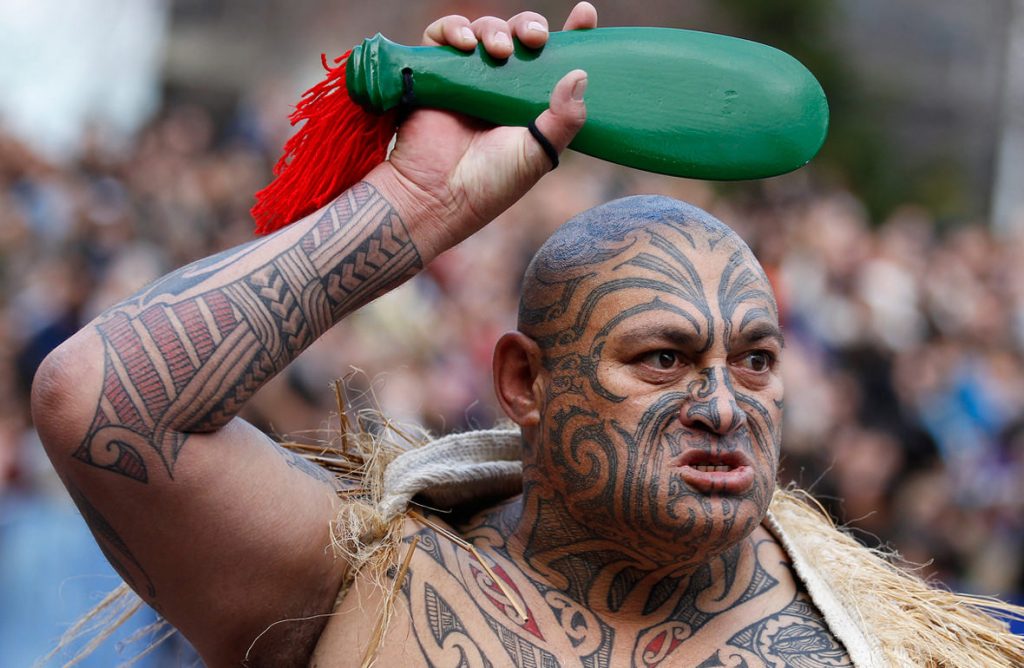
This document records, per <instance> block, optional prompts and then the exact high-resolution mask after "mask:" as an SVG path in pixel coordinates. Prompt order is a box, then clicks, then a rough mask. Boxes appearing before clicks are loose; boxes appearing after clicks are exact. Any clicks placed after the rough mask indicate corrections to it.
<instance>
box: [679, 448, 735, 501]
mask: <svg viewBox="0 0 1024 668" xmlns="http://www.w3.org/2000/svg"><path fill="white" fill-rule="evenodd" d="M673 464H674V466H673V468H674V469H675V471H676V472H677V473H678V475H679V476H680V477H681V478H682V479H683V482H685V483H686V484H687V485H688V486H689V487H690V488H691V489H693V490H694V491H696V492H701V493H704V494H743V493H745V492H747V491H748V490H749V489H750V488H751V487H752V486H753V484H754V467H753V466H751V464H750V460H749V459H748V458H747V457H746V455H744V454H743V453H741V452H709V451H706V450H688V451H687V452H685V453H683V455H682V456H680V457H678V458H677V459H676V461H675V462H673Z"/></svg>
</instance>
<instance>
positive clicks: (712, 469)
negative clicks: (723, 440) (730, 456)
mask: <svg viewBox="0 0 1024 668" xmlns="http://www.w3.org/2000/svg"><path fill="white" fill-rule="evenodd" d="M693 468H695V469H697V470H698V471H703V472H705V473H724V472H725V471H728V470H730V469H731V468H732V467H730V466H729V465H727V464H719V465H717V466H716V465H715V464H697V465H695V466H694V467H693Z"/></svg>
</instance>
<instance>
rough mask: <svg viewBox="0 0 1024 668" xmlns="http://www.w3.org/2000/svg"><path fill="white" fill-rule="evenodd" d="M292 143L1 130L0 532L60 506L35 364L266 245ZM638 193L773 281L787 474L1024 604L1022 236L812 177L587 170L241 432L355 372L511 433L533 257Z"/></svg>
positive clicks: (358, 335)
mask: <svg viewBox="0 0 1024 668" xmlns="http://www.w3.org/2000/svg"><path fill="white" fill-rule="evenodd" d="M286 131H287V128H286V127H283V126H282V125H281V124H280V123H273V122H267V121H265V119H263V118H261V117H260V116H259V115H258V114H256V113H253V112H248V113H247V112H246V111H244V110H243V111H242V112H240V113H238V114H237V115H236V117H234V118H233V119H231V120H230V121H229V122H226V123H224V122H222V123H215V122H214V119H213V118H211V116H210V115H209V114H208V113H207V112H206V111H204V109H203V108H201V107H198V106H188V105H172V106H169V107H167V108H166V109H165V110H164V111H163V112H162V113H161V114H160V115H159V116H158V117H157V118H156V119H155V120H154V121H153V122H152V123H151V124H150V125H149V126H148V127H147V128H146V129H145V130H144V131H143V132H142V133H141V134H140V135H139V136H138V137H137V139H136V141H134V142H132V143H131V144H130V145H128V146H124V147H121V148H119V149H111V148H109V147H108V146H107V145H106V144H105V143H104V142H103V141H102V139H101V138H100V136H99V134H98V133H97V134H95V135H92V136H90V138H89V139H87V141H86V145H85V146H84V147H83V150H82V152H81V157H80V158H79V159H78V160H77V161H76V162H75V163H74V164H70V165H57V164H52V163H50V162H48V161H46V160H45V159H43V158H41V157H40V156H39V155H37V154H35V153H34V152H33V151H32V150H31V149H29V148H28V147H27V146H25V145H23V144H21V143H19V142H17V141H16V140H14V139H13V138H12V137H10V136H7V135H4V134H2V132H0V518H2V517H3V516H4V513H5V510H7V509H9V508H10V507H11V504H12V503H14V501H13V500H14V499H20V500H24V499H25V498H31V497H33V496H40V495H43V496H48V497H50V498H59V497H60V494H61V492H60V491H59V489H60V488H59V484H55V480H54V475H53V474H52V472H51V471H50V469H49V466H48V464H47V463H46V461H45V456H44V455H43V453H42V450H41V448H40V447H39V445H38V439H37V438H36V436H35V435H34V432H33V430H32V425H31V419H30V416H29V412H28V392H29V387H30V383H31V379H32V375H33V372H34V370H35V368H36V367H37V365H38V364H39V362H40V361H41V360H42V358H43V357H44V356H45V355H46V354H47V352H48V351H50V350H51V349H52V348H53V347H54V346H56V345H57V344H58V343H60V341H62V340H63V339H64V338H66V337H67V336H69V335H70V334H72V333H73V332H75V331H76V330H77V329H78V328H79V327H81V326H82V325H83V324H85V323H86V322H88V321H89V320H90V319H91V318H93V317H95V316H96V315H98V314H99V313H100V312H101V311H102V310H103V309H105V308H107V307H109V306H111V305H112V304H113V303H115V302H116V301H118V300H120V299H123V298H124V297H126V296H128V295H130V294H131V293H133V292H134V291H135V290H137V289H138V288H140V287H142V286H143V285H145V284H146V283H147V282H149V281H151V280H153V279H155V278H157V277H158V276H160V275H162V274H163V273H165V272H167V271H169V270H171V269H173V268H176V267H178V266H180V265H182V264H185V263H187V262H190V261H192V260H195V259H198V258H200V257H203V256H205V255H208V254H211V253H213V252H215V251H218V250H222V249H224V248H227V247H229V246H232V245H235V244H238V243H242V242H245V241H247V240H249V239H251V238H252V232H251V221H250V218H249V214H248V209H249V207H250V206H251V204H252V195H253V193H254V192H255V191H256V190H258V189H259V188H260V187H262V186H263V185H264V184H265V183H266V182H267V179H268V178H269V173H270V166H271V165H272V163H273V160H274V159H275V158H276V155H277V152H278V150H279V147H280V146H281V145H282V143H283V139H284V136H285V133H286ZM640 192H661V193H665V194H669V195H674V196H677V197H680V198H681V199H685V200H688V201H690V202H693V203H694V204H697V205H698V206H702V207H704V208H706V209H708V210H709V211H711V212H712V213H714V214H715V215H717V216H719V217H720V218H722V219H723V220H725V221H726V222H727V223H729V224H731V225H733V226H734V227H735V228H737V230H738V231H739V232H740V234H741V235H742V236H743V237H744V238H745V239H747V240H748V243H750V245H751V246H752V247H753V249H754V250H755V253H757V255H758V256H759V257H760V259H761V260H762V262H763V264H764V265H765V268H766V271H767V272H768V274H769V277H770V278H771V280H772V282H773V283H774V284H775V287H776V289H777V291H778V293H779V301H780V306H781V310H782V315H783V325H784V329H785V333H786V342H787V346H786V351H785V354H784V360H785V364H784V368H785V374H786V387H787V397H786V422H785V427H784V446H783V452H784V458H783V467H784V470H783V472H782V477H783V479H784V480H785V481H794V482H796V483H797V484H799V485H801V486H803V487H807V488H810V489H811V490H812V491H813V492H814V493H815V494H817V495H818V496H819V498H821V499H822V500H823V502H824V503H825V505H826V506H827V507H828V508H829V510H830V511H832V512H833V513H834V514H835V515H836V517H837V518H839V519H841V520H842V521H846V522H850V523H852V525H853V526H854V527H856V530H857V535H858V537H859V538H861V539H862V540H863V541H864V542H865V543H867V544H870V545H879V544H887V545H891V546H892V547H894V548H896V549H897V550H898V551H899V552H900V553H901V554H902V555H903V556H904V557H905V558H906V559H908V560H909V561H913V562H917V563H926V564H927V565H926V566H925V567H924V570H923V572H924V573H925V574H927V575H929V576H934V577H937V578H939V579H941V580H942V581H943V582H945V583H947V584H948V585H949V586H950V587H953V588H955V589H960V590H966V591H971V592H978V593H985V594H996V595H1000V596H1003V597H1007V598H1011V599H1016V600H1020V599H1021V595H1022V592H1024V573H1022V565H1024V544H1022V543H1024V485H1022V484H1021V481H1024V237H1022V238H996V237H994V236H993V234H992V233H991V232H990V230H989V229H988V228H987V227H986V226H985V225H984V224H982V223H976V224H957V225H953V224H947V225H939V224H937V222H936V221H934V220H932V219H931V218H930V217H929V215H928V214H927V213H926V211H924V210H923V209H917V208H914V207H911V206H907V207H904V208H901V209H899V210H897V211H895V212H894V213H892V214H891V215H890V216H889V217H888V218H886V219H885V220H872V219H871V218H870V217H869V216H868V214H867V213H866V211H865V209H864V207H863V206H862V204H861V203H860V202H859V201H858V200H857V198H856V197H855V196H854V195H851V194H849V193H846V192H841V191H837V190H834V189H828V190H824V189H821V188H815V187H813V186H812V185H811V181H810V180H809V179H808V178H807V177H801V176H799V175H797V176H794V177H791V178H787V179H781V180H778V181H775V182H768V183H767V184H765V185H764V186H763V187H761V188H760V189H759V190H757V191H756V192H754V191H750V192H747V191H727V193H729V194H723V191H720V190H716V189H714V188H712V187H711V186H709V185H708V184H703V183H696V182H690V181H684V180H679V179H667V178H662V177H656V176H652V175H648V174H643V173H639V172H634V171H630V170H624V169H620V168H617V167H615V166H612V165H607V164H604V163H600V162H598V161H596V160H592V159H590V158H586V157H583V156H570V157H568V158H567V159H566V160H564V161H563V165H562V166H561V167H560V168H559V169H558V170H556V171H555V172H553V173H552V174H551V175H550V176H548V177H546V178H545V179H544V180H543V181H542V183H541V185H540V186H538V188H536V189H535V190H534V191H533V192H531V193H530V195H528V197H527V198H526V199H525V200H524V201H522V202H521V203H520V204H519V205H517V206H516V207H515V208H514V209H513V210H512V211H510V212H509V213H507V214H505V215H504V216H502V217H501V219H499V221H497V222H496V223H495V224H493V225H491V226H489V227H488V228H486V229H485V230H484V231H482V232H481V233H480V234H478V235H477V236H475V237H474V238H472V239H471V240H469V241H468V242H466V243H465V244H463V245H462V246H460V247H458V248H456V249H453V250H452V251H449V252H448V253H446V254H445V255H443V256H442V257H440V258H439V259H438V260H437V261H436V262H434V263H433V264H432V265H431V266H430V267H429V268H428V269H427V270H426V271H425V272H423V274H421V275H420V276H419V277H417V278H416V279H414V280H413V281H411V282H410V283H409V284H407V285H406V286H404V287H403V288H401V289H400V290H398V291H396V292H394V293H392V294H390V295H388V296H387V297H385V298H383V299H381V300H379V301H378V302H376V303H375V304H373V305H371V306H370V307H367V308H365V309H363V310H362V311H360V312H359V313H357V314H356V315H354V316H353V317H351V318H349V319H348V320H347V321H345V322H344V323H342V324H341V325H339V326H337V327H336V328H334V329H333V330H331V331H330V332H329V333H328V334H327V335H326V336H325V337H324V338H323V339H322V340H321V341H319V342H318V343H317V344H315V345H314V346H313V347H312V348H311V349H310V350H309V351H307V352H306V353H305V354H304V355H303V356H302V357H301V358H300V359H299V360H298V361H297V362H296V363H295V364H293V365H292V366H291V367H289V369H288V370H287V371H286V372H285V373H283V374H281V376H279V377H278V378H277V379H275V380H274V381H273V382H271V383H270V384H269V385H268V386H267V387H266V388H265V389H264V390H262V391H261V392H260V393H259V394H258V395H257V396H256V397H255V398H254V400H253V401H252V402H251V403H250V405H249V406H247V408H246V412H245V417H247V418H248V419H249V420H250V421H253V422H255V423H256V424H258V425H259V426H261V427H262V428H264V429H265V430H267V431H268V432H271V433H273V434H279V435H286V434H302V433H310V432H313V431H315V430H317V429H320V428H322V427H324V426H325V425H326V424H327V423H328V420H329V416H330V414H331V412H332V410H334V395H333V393H332V392H331V390H330V383H331V381H332V380H333V379H335V378H338V377H344V376H347V375H350V374H352V373H355V370H358V371H359V372H360V377H361V378H364V379H365V378H369V379H372V382H371V385H372V387H373V389H374V391H375V394H376V400H377V401H378V402H379V403H380V405H381V407H382V409H383V410H384V412H385V413H386V414H388V415H389V416H392V417H394V418H396V419H402V420H410V421H416V422H419V423H421V424H423V425H425V426H426V427H428V428H429V429H431V430H432V431H434V432H435V433H443V432H446V431H451V430H460V429H466V428H470V427H486V426H489V425H491V424H493V423H494V422H495V421H496V420H498V419H499V414H500V411H499V409H498V408H497V406H496V402H495V400H494V398H493V392H492V390H491V381H490V354H491V348H492V346H493V344H494V342H495V341H496V340H497V338H498V336H499V335H500V334H501V333H502V332H503V331H505V330H507V329H510V328H512V327H513V326H514V321H515V311H516V301H517V293H518V284H519V280H520V277H521V275H522V271H523V269H524V268H525V266H526V263H527V262H528V260H529V257H530V255H531V254H532V252H533V251H534V250H535V249H536V248H537V247H538V246H539V244H540V243H541V242H542V241H543V239H544V238H545V237H546V236H547V234H548V233H550V231H551V230H553V229H554V228H555V227H556V226H557V225H558V224H560V223H561V222H562V221H564V220H565V219H566V218H568V217H569V216H571V215H572V214H574V213H576V212H578V211H580V210H582V209H584V208H587V207H589V206H592V205H594V204H597V203H599V202H601V201H605V200H607V199H609V198H612V197H616V196H621V195H626V194H632V193H640ZM737 193H738V194H737ZM363 382H364V384H365V381H363ZM357 384H358V383H357ZM68 621H70V620H68Z"/></svg>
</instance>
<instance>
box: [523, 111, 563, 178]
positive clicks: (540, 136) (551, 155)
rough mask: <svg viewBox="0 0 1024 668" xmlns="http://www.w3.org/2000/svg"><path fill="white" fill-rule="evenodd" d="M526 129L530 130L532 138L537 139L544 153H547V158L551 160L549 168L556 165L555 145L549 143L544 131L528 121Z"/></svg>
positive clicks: (556, 152)
mask: <svg viewBox="0 0 1024 668" xmlns="http://www.w3.org/2000/svg"><path fill="white" fill-rule="evenodd" d="M526 129H527V130H529V131H530V134H531V135H533V138H534V139H536V140H537V143H538V144H540V147H541V148H542V149H544V152H545V153H547V155H548V159H549V160H551V169H554V168H555V167H558V151H556V150H555V147H554V146H552V145H551V142H550V141H548V138H547V137H545V136H544V133H543V132H541V131H540V130H538V129H537V124H536V123H534V122H533V121H530V124H529V125H527V126H526Z"/></svg>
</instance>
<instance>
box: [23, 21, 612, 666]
mask: <svg viewBox="0 0 1024 668" xmlns="http://www.w3.org/2000/svg"><path fill="white" fill-rule="evenodd" d="M595 23H596V15H595V13H594V11H593V8H592V7H590V6H589V5H587V4H586V3H583V4H582V5H580V6H578V7H577V8H576V9H575V10H574V11H573V14H572V15H571V16H570V19H569V23H568V25H567V27H568V28H576V27H591V26H593V25H594V24H595ZM538 25H539V26H545V25H546V23H545V22H544V19H543V18H542V17H540V16H539V15H536V14H532V13H525V14H521V15H519V16H517V17H514V18H513V19H512V20H510V21H509V22H507V23H506V22H504V21H499V20H498V19H481V20H479V21H477V22H474V23H472V24H470V23H469V22H468V21H467V20H466V19H463V18H462V17H447V18H445V19H441V20H440V21H438V22H435V23H434V24H432V25H431V26H430V28H428V30H427V32H426V33H425V37H424V39H425V42H426V43H448V44H452V45H453V46H456V47H458V48H462V49H470V48H473V47H474V46H475V45H476V42H477V40H482V41H483V43H484V45H485V47H486V48H487V49H488V51H490V52H491V54H492V55H494V56H498V57H501V56H505V55H508V53H509V52H510V51H511V43H509V42H507V39H504V40H503V39H502V37H501V35H502V34H504V35H505V36H506V38H507V36H508V35H509V34H514V35H515V36H517V37H518V38H519V39H520V40H521V41H523V42H524V43H525V44H527V45H529V46H540V45H542V44H543V43H544V42H545V41H546V39H547V33H546V31H545V30H538ZM463 28H468V29H469V31H470V32H469V34H468V35H467V34H466V33H465V32H464V31H463ZM585 85H586V84H585V75H584V74H583V73H582V72H579V71H576V72H572V73H570V74H568V75H567V76H566V77H565V78H564V79H563V80H562V81H561V82H560V83H559V84H558V86H557V87H556V88H555V90H554V92H553V93H552V98H551V108H550V109H549V110H548V111H546V112H544V114H542V116H541V117H540V118H538V120H537V126H538V128H539V129H540V130H541V131H542V132H543V133H544V134H545V135H546V136H547V137H548V138H549V139H550V140H551V142H552V143H553V144H554V145H555V146H556V147H557V148H558V149H559V150H561V149H563V148H564V147H565V146H566V145H567V144H568V143H569V141H570V140H571V139H572V137H573V136H574V134H575V133H576V131H577V130H578V129H579V128H580V127H581V125H582V123H583V119H584V113H585V112H584V108H583V103H582V101H581V99H580V98H582V91H583V88H585ZM549 167H550V162H549V161H548V158H547V156H546V155H545V154H544V152H543V150H542V149H541V148H540V146H539V145H537V143H536V142H535V141H534V139H533V138H532V137H531V136H530V135H529V134H528V132H527V131H526V130H525V129H522V128H501V127H499V128H482V127H480V125H479V124H477V123H476V122H474V121H470V120H468V119H465V118H461V117H458V116H455V115H452V114H448V113H442V112H437V111H419V112H416V113H415V114H413V115H412V116H411V117H410V118H409V119H408V120H407V122H406V123H405V124H404V125H403V126H402V128H401V131H400V133H399V140H398V143H397V146H396V148H395V150H394V152H393V153H392V156H391V159H390V161H389V162H387V163H385V164H383V165H381V166H380V167H378V168H377V169H375V170H374V171H373V172H371V173H370V174H369V175H368V176H367V177H366V179H365V181H364V182H363V183H359V184H357V185H356V186H354V187H353V188H352V189H350V190H349V191H347V192H345V193H344V194H342V195H341V196H340V197H339V198H338V199H337V200H335V201H334V202H332V203H331V204H330V205H328V206H327V207H325V208H323V209H321V210H320V211H318V212H316V213H314V214H313V215H311V216H309V217H307V218H305V219H303V220H302V221H299V222H297V223H295V224H294V225H292V226H290V227H287V228H285V229H283V230H281V231H279V232H277V233H275V234H273V235H270V236H268V237H266V238H263V239H260V240H257V241H253V242H251V243H249V244H246V245H243V246H240V247H237V248H234V249H231V250H228V251H225V252H223V253H220V254H218V255H214V256H212V257H209V258H206V259H203V260H200V261H198V262H195V263H193V264H191V265H188V266H186V267H184V268H182V269H179V270H178V271H176V272H174V273H172V274H169V275H168V276H166V277H164V278H162V279H160V280H158V281H157V282H156V283H154V284H152V285H150V286H148V287H147V288H145V289H144V290H142V291H141V292H140V293H138V294H137V295H135V296H133V297H131V298H129V299H127V300H125V301H123V302H121V303H120V304H117V305H116V306H114V307H112V308H110V309H109V310H107V311H106V312H104V313H103V314H102V315H100V316H99V317H98V318H97V319H96V320H94V321H93V322H91V323H89V325H87V326H86V327H85V328H83V329H82V330H81V331H80V332H78V333H77V334H76V335H75V336H73V337H72V338H71V339H69V340H68V341H67V342H65V343H64V344H63V345H61V346H60V347H59V348H58V349H57V350H56V351H54V352H53V353H52V354H51V355H50V356H49V357H48V358H47V359H46V360H45V361H44V363H43V365H42V366H41V368H40V370H39V372H38V374H37V376H36V380H35V383H34V386H33V398H32V410H33V416H34V419H35V424H36V426H37V428H38V430H39V433H40V435H41V437H42V440H43V443H44V445H45V446H46V449H47V452H48V454H49V456H50V458H51V460H52V461H53V464H54V467H55V468H56V469H57V471H58V473H59V474H60V476H61V478H62V480H63V481H64V483H65V484H66V485H67V487H68V490H69V491H70V493H71V496H72V498H73V499H74V500H75V503H76V504H77V505H78V507H79V508H80V510H81V511H82V514H83V516H84V517H85V519H86V521H87V522H88V523H89V525H90V527H91V528H92V531H93V534H94V535H95V537H96V540H97V542H98V543H99V545H100V547H101V548H102V549H103V551H104V553H105V554H106V555H107V557H108V559H109V560H110V562H111V563H112V564H113V565H114V566H115V567H116V568H117V570H118V572H119V573H120V574H121V575H122V577H123V578H124V579H125V581H126V582H128V584H129V585H131V586H132V587H133V588H134V589H135V591H137V592H138V593H139V594H140V595H141V596H142V597H143V598H144V599H145V600H146V601H147V602H149V603H150V604H152V605H153V606H154V607H156V608H157V610H159V611H160V612H161V613H163V614H164V616H165V617H166V618H167V619H168V620H169V621H171V622H172V623H173V624H174V625H175V626H177V627H178V628H179V629H180V630H181V631H182V632H184V633H185V635H186V636H187V637H188V638H189V639H190V640H191V641H192V642H193V644H194V645H195V646H196V647H197V649H198V650H199V651H200V653H201V654H202V656H203V658H204V659H205V661H206V662H207V664H208V665H211V666H216V665H238V664H239V663H240V662H241V661H242V659H243V657H244V656H245V655H246V651H247V650H249V648H250V645H251V644H252V643H253V641H254V639H255V638H256V637H257V636H258V635H259V634H260V633H261V632H263V631H265V630H266V629H268V628H271V630H270V631H269V632H268V633H266V634H264V635H263V636H262V637H261V639H260V642H259V643H257V644H256V645H255V646H254V647H253V648H252V652H251V653H250V654H249V665H264V664H266V665H296V664H298V663H302V662H303V661H304V660H305V658H306V657H308V656H309V652H310V651H311V649H312V647H313V644H314V643H315V640H316V638H317V637H318V635H319V632H320V630H321V629H322V623H323V619H321V620H319V621H309V622H291V623H287V624H277V625H274V624H275V622H279V621H280V620H283V619H294V618H300V617H309V616H311V615H317V614H320V613H324V612H328V611H330V609H331V606H332V603H333V601H334V598H335V596H336V593H337V591H338V588H339V586H340V582H341V580H342V577H343V575H344V564H341V563H337V562H336V561H335V559H334V557H333V555H332V553H331V551H330V550H329V548H328V545H329V542H330V540H329V539H330V536H329V528H330V522H331V520H332V519H333V518H334V516H335V512H336V510H337V504H338V503H339V501H338V498H337V495H336V494H335V488H334V483H333V481H332V479H331V477H330V476H328V475H326V474H325V472H323V471H322V470H320V469H319V468H317V467H314V466H311V465H308V464H306V463H305V462H304V461H303V460H301V459H299V458H297V457H293V456H291V455H290V454H289V453H287V452H286V451H284V450H282V449H281V448H279V447H277V446H275V445H274V444H273V443H272V442H271V441H270V440H269V439H268V438H266V437H265V436H264V435H263V434H261V433H260V432H258V431H257V430H256V429H254V428H253V427H251V426H250V425H248V424H246V423H245V422H243V421H242V420H240V419H239V418H237V417H235V415H236V413H237V412H238V410H239V409H240V408H241V406H242V405H243V404H244V403H245V401H246V400H248V398H249V397H250V396H252V394H253V393H254V392H256V390H258V389H259V388H260V386H262V385H263V383H265V382H266V381H267V380H269V379H270V378H272V377H273V376H274V375H275V374H276V373H278V372H279V371H281V370H282V369H284V368H285V366H287V365H288V364H289V363H290V362H291V361H292V360H293V359H295V357H296V356H297V355H298V354H299V353H301V352H302V351H303V350H304V349H305V348H306V347H307V346H309V345H310V344H311V343H312V342H313V341H315V340H316V339H317V337H319V336H320V335H321V334H323V333H324V332H325V331H327V330H328V329H329V328H330V327H331V326H332V325H334V324H335V323H336V322H338V321H339V320H340V319H342V318H343V317H345V315H347V314H348V313H350V312H352V311H353V310H354V309H356V308H358V307H359V306H361V305H363V304H365V303H367V302H368V301H370V300H372V299H373V298H375V297H377V296H379V295H381V294H383V293H385V292H387V291H388V290H390V289H392V288H394V287H395V286H397V285H399V284H400V283H402V282H403V281H405V280H406V279H408V278H409V277H411V276H413V275H414V274H415V273H416V272H418V271H419V270H420V269H422V268H423V266H424V265H425V264H426V263H428V262H429V261H430V260H431V259H432V258H433V257H434V256H436V255H437V254H438V253H440V252H442V251H444V250H446V249H447V248H449V247H451V246H452V245H454V244H455V243H457V242H458V241H460V240H461V239H463V238H465V237H466V236H468V235H470V234H472V233H473V232H474V231H475V230H477V229H479V228H480V227H481V226H483V225H484V224H486V223H487V222H488V221H490V220H491V219H492V218H493V217H494V216H496V215H497V214H498V213H500V212H501V211H503V210H504V209H505V208H507V207H508V206H509V205H511V204H512V203H513V202H514V201H516V199H518V198H519V197H520V196H521V195H522V194H523V193H525V192H526V191H527V190H528V189H529V188H530V187H531V186H532V185H533V184H534V183H535V182H536V181H537V179H539V178H540V177H541V176H542V175H543V174H544V173H545V172H546V171H547V170H548V169H549ZM272 625H273V626H272Z"/></svg>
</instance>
